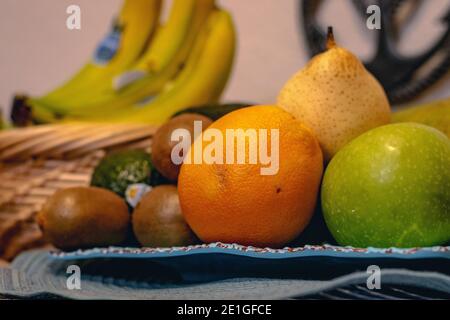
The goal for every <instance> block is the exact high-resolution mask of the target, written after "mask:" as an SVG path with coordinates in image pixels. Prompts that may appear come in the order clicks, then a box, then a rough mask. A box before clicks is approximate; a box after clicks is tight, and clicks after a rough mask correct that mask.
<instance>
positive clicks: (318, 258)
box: [51, 243, 450, 281]
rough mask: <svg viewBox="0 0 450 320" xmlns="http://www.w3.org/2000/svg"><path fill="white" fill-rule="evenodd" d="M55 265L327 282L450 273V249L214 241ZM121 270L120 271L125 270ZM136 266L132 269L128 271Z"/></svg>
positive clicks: (66, 255)
mask: <svg viewBox="0 0 450 320" xmlns="http://www.w3.org/2000/svg"><path fill="white" fill-rule="evenodd" d="M51 257H52V258H53V259H56V260H59V261H67V262H73V261H79V262H83V261H90V262H92V261H97V262H99V261H103V262H106V263H104V265H105V266H110V267H112V268H116V269H121V270H125V269H126V270H127V272H132V273H133V272H135V273H140V272H143V271H142V270H143V269H145V270H153V272H156V273H161V272H163V273H168V274H173V275H177V277H176V278H180V277H181V279H183V280H188V281H205V280H216V279H223V278H230V277H277V278H278V277H283V278H296V277H302V278H303V279H305V278H311V279H328V278H330V279H331V278H333V277H336V276H339V275H343V274H348V273H350V272H354V271H358V270H367V268H368V266H371V265H377V266H379V267H380V268H401V269H410V270H411V269H412V270H427V271H438V272H442V273H446V274H449V273H450V246H447V247H431V248H411V249H398V248H389V249H376V248H362V249H360V248H352V247H338V246H330V245H323V246H304V247H298V248H284V249H270V248H255V247H249V246H241V245H237V244H223V243H213V244H208V245H196V246H189V247H173V248H119V247H111V248H96V249H89V250H78V251H74V252H60V251H55V252H52V253H51ZM124 266H125V268H124ZM133 268H136V269H133Z"/></svg>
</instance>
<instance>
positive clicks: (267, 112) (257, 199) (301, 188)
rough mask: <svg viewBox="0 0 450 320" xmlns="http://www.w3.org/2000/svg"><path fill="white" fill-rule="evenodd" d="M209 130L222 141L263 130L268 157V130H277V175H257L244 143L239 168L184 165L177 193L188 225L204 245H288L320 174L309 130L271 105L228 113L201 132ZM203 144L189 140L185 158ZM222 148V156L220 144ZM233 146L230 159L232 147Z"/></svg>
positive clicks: (308, 212)
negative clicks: (234, 133)
mask: <svg viewBox="0 0 450 320" xmlns="http://www.w3.org/2000/svg"><path fill="white" fill-rule="evenodd" d="M211 129H217V130H218V131H220V132H222V134H223V136H224V137H225V136H226V130H227V129H244V130H247V129H255V130H258V132H261V131H260V129H267V131H268V135H269V137H270V138H269V143H268V147H269V148H268V151H269V152H268V154H271V152H273V151H275V149H276V148H274V149H272V148H271V147H270V146H271V141H272V140H271V139H275V138H274V136H273V135H272V136H271V135H270V129H278V132H279V139H278V142H279V144H278V145H279V153H278V154H279V165H278V172H277V173H276V174H274V175H262V174H261V168H262V167H266V165H264V164H262V163H261V162H260V161H259V158H258V162H257V163H256V164H249V163H248V162H249V159H250V157H249V152H248V151H249V150H250V148H249V143H250V140H249V139H247V141H246V144H245V146H246V148H245V151H246V162H247V163H245V164H236V163H234V164H226V163H225V164H217V163H212V164H211V163H205V162H203V163H201V164H188V163H184V164H183V165H182V167H181V172H180V176H179V180H178V192H179V196H180V204H181V208H182V212H183V215H184V217H185V219H186V221H187V223H188V224H189V226H190V227H191V228H192V230H193V231H194V232H195V233H196V234H197V236H198V237H199V238H200V239H201V240H202V241H204V242H206V243H211V242H225V243H239V244H243V245H253V246H258V247H265V246H267V247H280V246H283V245H285V244H287V243H288V242H290V241H292V240H294V239H295V238H296V237H297V236H298V235H299V234H300V233H301V232H302V231H303V229H304V228H305V227H306V226H307V224H308V222H309V221H310V219H311V216H312V214H313V212H314V208H315V204H316V200H317V194H318V190H319V185H320V181H321V177H322V172H323V158H322V152H321V149H320V147H319V143H318V141H317V139H316V138H315V137H314V135H313V133H312V131H311V130H310V129H308V128H307V127H305V126H304V125H303V124H302V123H301V122H299V121H298V120H296V119H295V118H294V117H293V116H292V115H291V114H289V113H287V112H286V111H284V110H282V109H281V108H278V107H275V106H254V107H249V108H245V109H241V110H237V111H234V112H232V113H229V114H228V115H226V116H224V117H222V118H220V119H219V120H218V121H216V122H214V123H213V124H212V125H211V126H210V127H209V128H208V129H207V130H206V131H205V133H206V132H208V131H209V130H211ZM217 130H216V132H217ZM203 140H204V139H201V138H197V140H195V142H194V144H193V145H192V146H191V148H190V150H189V152H188V154H187V156H186V157H187V158H190V157H191V156H192V155H193V153H194V150H195V148H196V147H197V148H198V144H200V146H202V145H203V147H201V149H200V150H205V148H207V146H208V142H205V141H203ZM274 141H275V140H274ZM209 143H211V142H209ZM223 145H224V146H223V148H224V149H223V152H224V154H225V152H226V150H225V148H226V147H225V146H226V143H225V142H224V143H223ZM234 147H235V149H234V152H235V155H236V154H237V152H239V150H238V149H237V143H235V144H234ZM241 147H242V145H241ZM260 147H261V144H259V145H258V150H259V148H260ZM240 149H242V148H240ZM197 150H198V149H197ZM241 151H242V150H241ZM274 153H275V152H274ZM192 159H193V158H192Z"/></svg>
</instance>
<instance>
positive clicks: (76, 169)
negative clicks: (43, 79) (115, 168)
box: [0, 124, 156, 260]
mask: <svg viewBox="0 0 450 320" xmlns="http://www.w3.org/2000/svg"><path fill="white" fill-rule="evenodd" d="M155 129H156V128H155V127H150V126H146V125H109V124H64V125H45V126H35V127H29V128H23V129H13V130H8V131H3V132H0V259H5V260H11V259H13V258H14V257H15V256H17V254H19V253H20V252H22V251H24V250H27V249H31V248H37V247H42V246H47V245H48V244H46V243H45V240H44V239H43V237H42V233H41V231H40V230H39V227H38V226H37V224H36V222H35V216H36V213H37V212H38V211H39V210H40V209H41V207H42V205H43V204H44V203H45V201H46V200H47V198H48V197H49V196H51V195H52V194H53V193H54V192H55V191H56V190H58V189H62V188H67V187H74V186H86V185H88V184H89V182H90V176H91V173H92V170H93V168H94V167H95V165H96V164H97V163H98V162H99V160H100V159H101V158H102V157H103V156H104V155H105V154H106V153H108V152H110V151H112V150H120V149H150V146H151V141H152V136H153V133H154V132H155Z"/></svg>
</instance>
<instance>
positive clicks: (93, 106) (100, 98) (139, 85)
mask: <svg viewBox="0 0 450 320" xmlns="http://www.w3.org/2000/svg"><path fill="white" fill-rule="evenodd" d="M214 7H215V0H175V1H174V4H173V6H172V9H171V14H170V17H169V19H168V21H167V23H166V24H165V25H164V26H162V27H160V28H159V29H158V31H157V33H156V35H155V38H154V40H153V41H152V44H151V45H150V47H149V50H148V51H147V53H146V54H144V55H143V56H142V57H141V58H140V59H139V61H138V62H137V63H136V64H135V66H133V68H132V69H131V70H130V71H128V72H125V74H124V75H125V76H127V75H129V74H131V75H133V74H136V73H138V74H139V73H140V74H141V75H142V76H140V77H139V78H138V79H135V80H133V81H132V82H131V83H130V84H127V85H125V86H124V87H123V88H119V89H115V88H113V86H112V83H111V82H109V83H107V85H106V86H104V90H103V91H101V92H97V91H94V93H92V91H90V90H88V91H86V92H87V93H88V94H90V95H91V97H90V96H85V97H84V98H85V99H83V95H82V94H81V95H80V94H79V95H78V97H74V98H73V99H70V100H68V101H65V102H64V103H60V105H59V106H58V107H56V108H53V109H52V110H53V111H54V112H56V113H57V114H59V115H60V116H64V117H67V116H90V115H95V114H98V113H100V114H102V113H104V112H105V110H108V111H111V112H112V111H113V110H116V109H120V108H123V107H129V106H130V105H132V104H134V103H136V102H138V101H141V100H142V99H144V98H146V97H149V96H152V95H155V94H157V93H159V92H160V91H161V90H162V89H163V88H164V86H165V84H166V83H167V82H168V81H170V80H171V79H173V78H174V77H175V76H176V74H177V73H178V72H179V70H180V66H183V65H184V64H185V62H186V59H187V57H188V56H189V53H190V51H191V50H192V47H193V45H194V42H195V39H196V37H197V35H198V33H199V32H200V30H201V29H202V27H203V26H204V25H205V23H206V20H207V18H208V15H209V14H210V13H211V11H212V10H213V9H214ZM164 51H165V52H166V54H164ZM31 104H32V107H33V110H34V114H35V116H37V115H38V114H41V115H42V114H43V113H45V112H44V110H40V109H46V106H45V105H42V104H39V102H37V101H31ZM40 120H41V121H45V122H48V121H49V119H48V118H41V119H40Z"/></svg>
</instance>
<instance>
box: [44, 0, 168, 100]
mask: <svg viewBox="0 0 450 320" xmlns="http://www.w3.org/2000/svg"><path fill="white" fill-rule="evenodd" d="M161 4H162V0H125V2H124V5H123V7H122V10H121V13H120V15H119V16H118V18H117V19H115V21H114V24H113V26H112V30H111V31H110V33H109V34H108V35H107V36H106V37H105V39H103V41H101V43H100V45H99V46H98V48H97V50H96V53H95V56H94V57H93V58H92V59H91V61H89V62H88V63H87V64H86V65H85V66H84V67H83V68H81V70H80V71H79V72H78V73H77V74H76V75H75V76H74V77H72V78H71V79H70V80H69V81H67V82H66V83H64V84H63V85H62V86H60V87H59V88H57V89H55V90H54V91H52V92H50V93H49V94H47V95H46V96H44V97H42V98H39V99H37V100H38V101H40V102H42V103H44V104H48V105H53V104H54V105H58V104H59V103H61V102H63V101H65V100H66V99H68V98H73V97H74V96H75V95H76V94H79V93H80V92H82V91H83V90H92V88H95V85H96V84H98V83H101V82H102V81H109V80H110V79H111V76H112V75H114V74H117V73H121V72H124V71H125V70H127V69H128V68H129V67H130V66H131V65H132V64H133V63H134V62H135V61H136V59H138V58H139V57H140V55H141V54H142V52H143V51H144V49H145V48H146V46H147V44H148V42H149V40H150V39H151V37H152V36H153V34H154V32H155V30H156V28H157V27H158V21H159V15H160V11H161Z"/></svg>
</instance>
